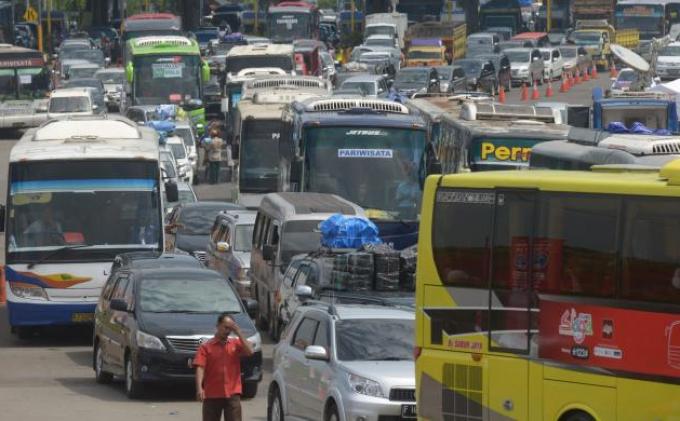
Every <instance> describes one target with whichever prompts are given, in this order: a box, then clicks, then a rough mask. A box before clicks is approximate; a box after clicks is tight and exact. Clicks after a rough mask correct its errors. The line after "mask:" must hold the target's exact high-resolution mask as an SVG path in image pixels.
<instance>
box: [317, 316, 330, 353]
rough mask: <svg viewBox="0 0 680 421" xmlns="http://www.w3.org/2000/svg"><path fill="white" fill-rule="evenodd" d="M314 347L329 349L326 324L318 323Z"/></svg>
mask: <svg viewBox="0 0 680 421" xmlns="http://www.w3.org/2000/svg"><path fill="white" fill-rule="evenodd" d="M314 345H317V346H322V347H324V348H326V349H329V348H330V346H329V345H330V343H329V337H328V322H321V323H319V328H318V329H317V330H316V337H315V338H314Z"/></svg>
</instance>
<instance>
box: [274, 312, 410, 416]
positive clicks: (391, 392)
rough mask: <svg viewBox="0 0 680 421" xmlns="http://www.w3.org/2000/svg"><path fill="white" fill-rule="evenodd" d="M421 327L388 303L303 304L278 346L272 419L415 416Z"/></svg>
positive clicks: (276, 349)
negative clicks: (416, 336) (417, 346)
mask: <svg viewBox="0 0 680 421" xmlns="http://www.w3.org/2000/svg"><path fill="white" fill-rule="evenodd" d="M414 328H415V316H414V313H413V312H412V311H407V310H403V309H398V308H392V307H388V306H375V305H366V304H364V305H356V304H337V305H331V306H329V305H328V303H325V304H319V305H314V304H310V305H306V306H302V307H300V308H299V309H298V310H297V311H296V313H295V315H294V317H293V320H292V321H291V323H290V324H289V325H288V327H287V328H286V330H285V331H284V333H283V334H282V335H281V341H280V342H279V344H278V345H277V346H276V348H275V350H274V359H273V368H274V371H273V376H272V382H271V384H270V385H269V391H268V392H269V393H268V394H267V396H268V399H267V419H268V420H270V421H280V420H283V419H284V418H285V419H309V420H333V421H339V420H346V421H350V420H351V421H355V420H365V421H378V420H379V419H380V420H383V419H406V418H415V417H416V399H415V364H414V361H413V345H414Z"/></svg>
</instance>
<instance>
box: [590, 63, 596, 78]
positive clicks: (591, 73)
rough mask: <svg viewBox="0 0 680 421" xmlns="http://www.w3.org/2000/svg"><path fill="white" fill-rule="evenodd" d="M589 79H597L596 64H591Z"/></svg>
mask: <svg viewBox="0 0 680 421" xmlns="http://www.w3.org/2000/svg"><path fill="white" fill-rule="evenodd" d="M590 77H591V79H597V66H596V65H594V64H593V70H592V71H591V72H590Z"/></svg>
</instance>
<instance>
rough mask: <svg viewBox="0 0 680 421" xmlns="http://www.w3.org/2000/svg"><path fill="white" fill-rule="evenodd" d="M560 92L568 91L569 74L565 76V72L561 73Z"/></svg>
mask: <svg viewBox="0 0 680 421" xmlns="http://www.w3.org/2000/svg"><path fill="white" fill-rule="evenodd" d="M560 92H562V93H563V94H566V93H567V92H569V76H567V73H563V74H562V83H561V84H560Z"/></svg>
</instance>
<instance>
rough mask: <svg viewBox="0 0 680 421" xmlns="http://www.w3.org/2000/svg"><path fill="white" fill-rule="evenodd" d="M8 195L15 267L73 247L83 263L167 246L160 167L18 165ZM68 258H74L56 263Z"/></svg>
mask: <svg viewBox="0 0 680 421" xmlns="http://www.w3.org/2000/svg"><path fill="white" fill-rule="evenodd" d="M9 188H10V193H9V203H8V211H9V212H8V215H9V218H8V224H7V229H8V231H7V235H8V250H7V251H8V260H10V261H20V260H25V259H28V260H31V259H35V258H41V257H44V256H45V255H46V254H48V253H50V252H51V251H52V250H54V249H57V248H60V247H64V246H72V245H77V246H79V247H80V248H79V249H78V256H79V258H87V257H88V256H89V257H90V258H92V257H96V258H101V259H111V258H113V257H114V256H115V255H116V254H117V253H120V252H121V251H129V250H143V249H158V247H159V246H160V245H161V244H162V242H161V240H160V239H161V228H162V227H161V226H160V211H159V206H158V205H159V203H160V200H159V196H158V163H157V162H148V161H120V160H117V161H113V160H111V161H96V162H95V161H42V162H40V161H39V162H19V163H13V164H12V165H11V167H10V186H9ZM102 220H105V221H107V223H106V224H102V223H101V221H102ZM74 252H75V249H74ZM65 258H73V255H72V254H55V255H54V259H55V260H59V259H65Z"/></svg>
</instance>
